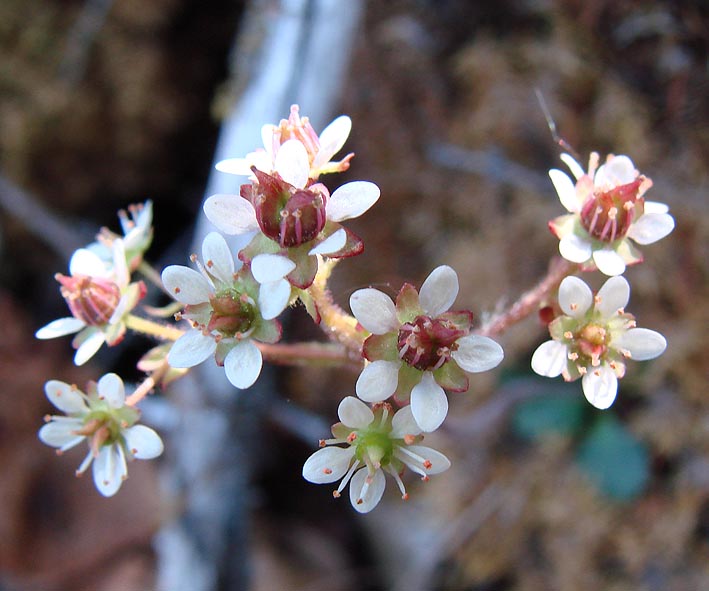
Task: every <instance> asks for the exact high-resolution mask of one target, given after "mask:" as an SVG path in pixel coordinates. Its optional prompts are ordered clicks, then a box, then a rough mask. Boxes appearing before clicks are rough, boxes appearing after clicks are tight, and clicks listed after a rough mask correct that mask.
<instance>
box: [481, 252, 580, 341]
mask: <svg viewBox="0 0 709 591" xmlns="http://www.w3.org/2000/svg"><path fill="white" fill-rule="evenodd" d="M577 270H578V265H577V264H575V263H571V262H569V261H567V260H566V259H563V258H561V257H555V258H554V259H552V262H551V264H550V265H549V271H548V272H547V274H546V276H545V277H544V279H542V280H541V281H540V282H539V283H538V284H537V285H536V286H534V287H533V288H532V289H530V290H529V291H527V292H525V293H524V294H523V295H522V296H521V297H520V298H519V299H518V300H517V301H516V302H515V303H514V304H512V306H510V308H509V309H508V310H507V311H506V312H503V313H502V314H500V315H498V316H495V317H494V318H492V319H491V320H490V321H489V322H488V323H486V324H485V326H483V327H482V328H481V329H480V330H479V331H478V334H480V335H483V336H495V335H498V334H501V333H503V332H505V331H506V330H507V329H508V328H510V327H511V326H514V325H515V324H517V323H518V322H521V321H522V320H524V319H525V318H526V317H527V316H529V315H530V314H534V313H535V312H537V311H538V310H539V307H540V305H541V304H542V303H543V302H544V301H545V300H546V299H547V298H548V297H549V295H550V294H552V293H554V292H555V291H556V290H557V289H558V287H559V284H560V283H561V282H562V281H563V280H564V278H565V277H567V276H569V275H573V274H574V273H575V272H576V271H577Z"/></svg>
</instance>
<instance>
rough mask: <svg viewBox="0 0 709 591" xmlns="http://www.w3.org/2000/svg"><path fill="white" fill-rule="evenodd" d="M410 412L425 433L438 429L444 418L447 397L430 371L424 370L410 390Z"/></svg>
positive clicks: (446, 409) (446, 412)
mask: <svg viewBox="0 0 709 591" xmlns="http://www.w3.org/2000/svg"><path fill="white" fill-rule="evenodd" d="M411 412H412V413H413V414H414V419H416V423H417V424H418V426H419V427H421V430H422V431H424V432H426V433H430V432H431V431H435V430H436V429H438V427H440V426H441V423H442V422H443V420H444V419H445V418H446V415H447V414H448V397H447V396H446V393H445V392H444V391H443V388H441V387H440V386H439V385H438V384H437V383H436V382H435V380H434V379H433V375H432V374H431V372H428V371H427V372H424V374H423V378H422V379H421V381H420V382H419V383H418V384H416V385H415V386H414V387H413V389H412V390H411Z"/></svg>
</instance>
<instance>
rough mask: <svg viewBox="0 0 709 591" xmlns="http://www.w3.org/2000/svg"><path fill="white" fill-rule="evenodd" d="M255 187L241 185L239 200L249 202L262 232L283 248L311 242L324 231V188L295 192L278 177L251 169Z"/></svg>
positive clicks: (315, 186) (313, 187)
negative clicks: (243, 199)
mask: <svg viewBox="0 0 709 591" xmlns="http://www.w3.org/2000/svg"><path fill="white" fill-rule="evenodd" d="M252 170H253V172H254V174H255V175H256V177H257V178H258V181H259V182H258V184H257V185H252V184H248V185H243V186H242V187H241V196H242V197H244V198H246V199H248V200H249V201H251V203H252V204H253V206H254V210H255V212H256V220H257V221H258V225H259V227H260V228H261V231H262V232H263V233H264V234H265V235H266V236H268V237H269V238H270V239H271V240H274V241H276V242H278V244H280V245H281V246H282V247H292V246H300V245H301V244H305V243H306V242H310V241H311V240H312V239H313V238H315V237H316V236H317V235H318V234H319V233H320V232H321V231H322V229H323V228H324V227H325V222H326V221H327V215H326V211H325V204H326V202H327V198H328V197H329V195H328V193H327V189H326V188H325V187H324V185H321V184H315V185H311V186H310V187H308V188H306V189H297V188H295V187H293V186H292V185H290V184H288V183H286V182H285V181H283V180H281V179H280V178H279V177H277V176H271V175H269V174H266V173H263V172H261V171H259V170H257V169H256V168H253V169H252Z"/></svg>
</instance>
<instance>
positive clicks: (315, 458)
mask: <svg viewBox="0 0 709 591" xmlns="http://www.w3.org/2000/svg"><path fill="white" fill-rule="evenodd" d="M353 457H354V448H352V447H324V448H323V449H319V450H318V451H316V452H315V453H314V454H313V455H311V456H310V457H309V458H308V459H307V460H305V464H303V478H305V479H306V480H307V481H308V482H312V483H313V484H328V483H330V482H336V481H337V480H340V478H342V477H343V476H344V475H345V474H346V473H347V470H348V469H349V467H350V463H351V462H352V458H353Z"/></svg>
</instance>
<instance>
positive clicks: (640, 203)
mask: <svg viewBox="0 0 709 591" xmlns="http://www.w3.org/2000/svg"><path fill="white" fill-rule="evenodd" d="M562 160H563V161H564V162H565V163H566V164H567V165H568V166H569V168H570V169H571V171H572V173H573V174H574V176H575V178H576V182H575V183H574V181H572V180H571V179H570V178H569V177H568V176H567V175H566V174H565V173H564V172H562V171H561V170H557V169H552V170H550V171H549V176H550V178H551V180H552V182H553V183H554V187H555V188H556V192H557V193H558V195H559V199H560V200H561V203H562V205H564V207H566V209H567V210H568V211H569V212H570V214H569V215H563V216H560V217H558V218H556V219H555V220H552V221H551V222H550V223H549V227H550V229H551V230H552V232H553V233H554V234H555V235H556V236H557V237H558V238H559V252H560V253H561V256H563V257H564V258H565V259H567V260H569V261H571V262H574V263H580V264H582V265H583V268H585V269H594V268H598V269H599V270H600V271H601V272H602V273H604V274H606V275H620V274H621V273H623V272H624V271H625V267H626V265H629V264H634V263H638V262H640V261H642V255H641V254H640V253H639V252H638V251H637V250H636V249H635V247H634V245H633V243H632V241H634V242H636V243H638V244H652V243H653V242H657V241H658V240H660V239H661V238H664V237H665V236H667V235H668V234H669V233H670V232H672V230H673V229H674V219H673V218H672V216H671V215H670V214H669V213H667V211H668V208H667V206H666V205H664V204H662V203H656V202H651V201H645V200H644V198H643V195H644V194H645V192H646V191H647V190H648V189H649V188H650V187H651V186H652V181H651V180H650V179H649V178H647V177H645V176H643V175H641V174H640V173H639V172H638V171H637V170H636V169H635V166H634V165H633V162H632V161H631V160H630V158H628V157H627V156H613V155H610V156H608V159H607V160H606V163H605V164H602V165H601V166H600V167H599V166H598V154H597V153H595V152H594V153H592V154H591V158H590V160H589V167H588V173H584V172H583V169H582V168H581V166H580V165H579V163H578V162H576V160H574V159H573V158H572V157H571V156H569V155H568V154H563V155H562Z"/></svg>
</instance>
